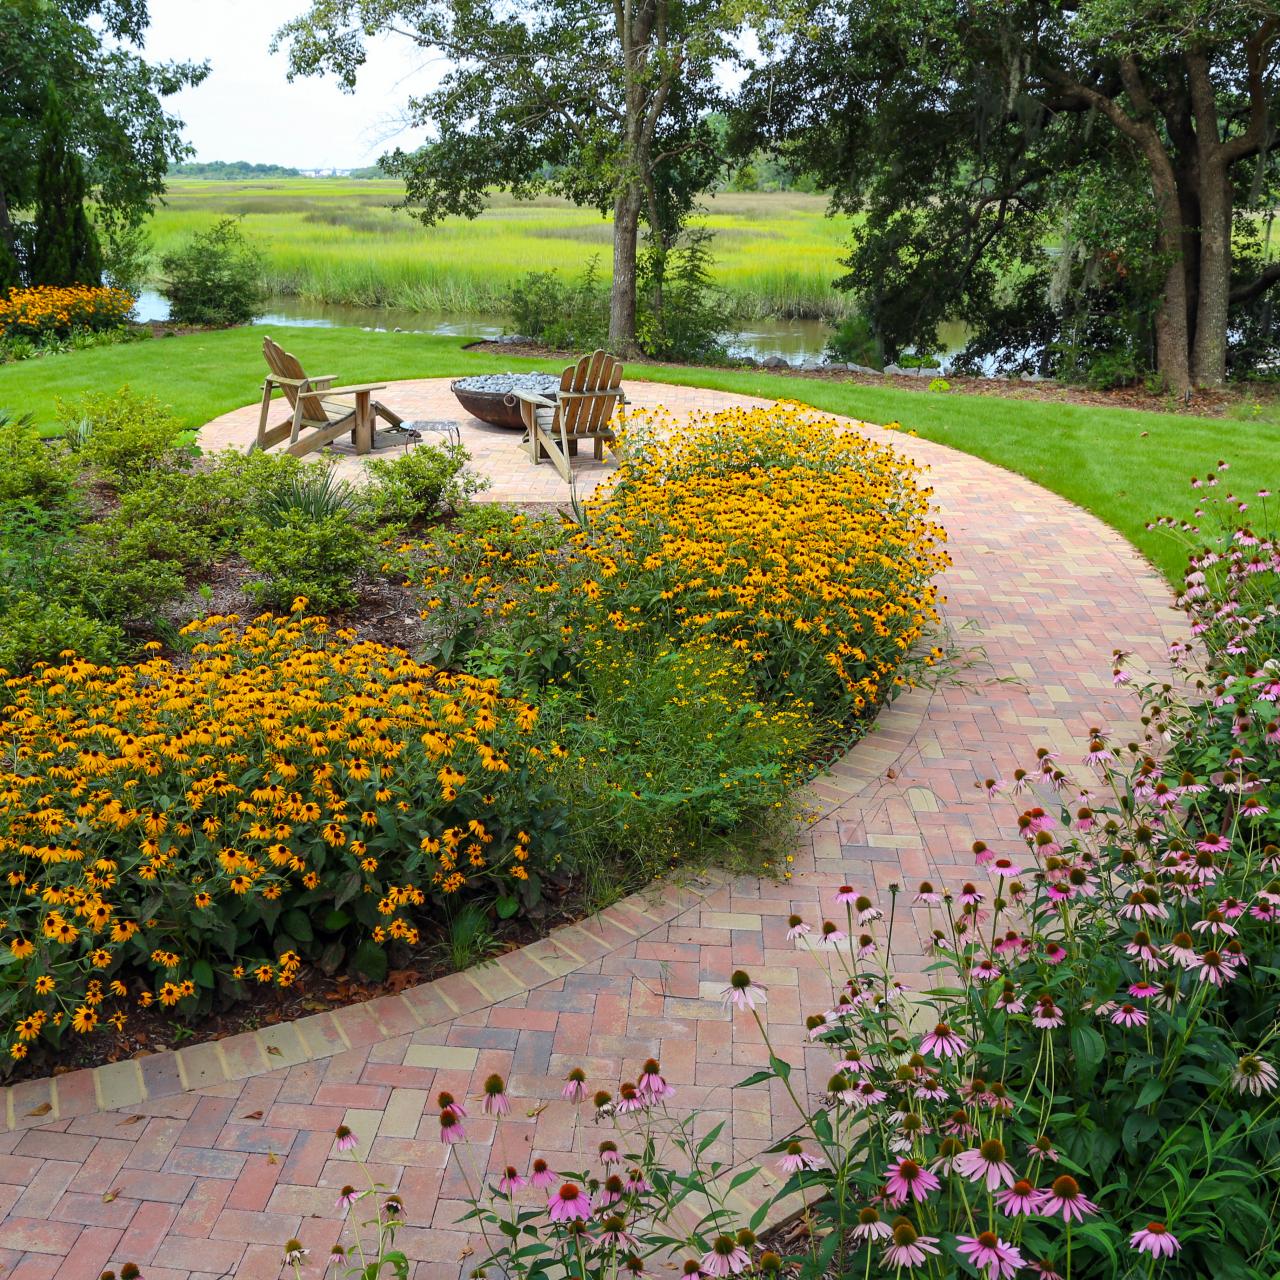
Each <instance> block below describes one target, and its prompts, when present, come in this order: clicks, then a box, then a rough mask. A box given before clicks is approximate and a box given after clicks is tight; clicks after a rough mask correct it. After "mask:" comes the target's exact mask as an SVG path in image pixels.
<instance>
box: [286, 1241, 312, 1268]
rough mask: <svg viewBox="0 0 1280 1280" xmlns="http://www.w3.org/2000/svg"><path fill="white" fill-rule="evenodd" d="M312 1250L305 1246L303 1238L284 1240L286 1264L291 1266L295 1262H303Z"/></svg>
mask: <svg viewBox="0 0 1280 1280" xmlns="http://www.w3.org/2000/svg"><path fill="white" fill-rule="evenodd" d="M310 1252H311V1250H310V1249H307V1248H304V1247H303V1244H302V1241H301V1240H286V1241H285V1242H284V1265H285V1266H286V1267H291V1266H293V1265H294V1264H295V1263H298V1262H301V1261H302V1260H303V1258H305V1257H306V1256H307V1254H309V1253H310Z"/></svg>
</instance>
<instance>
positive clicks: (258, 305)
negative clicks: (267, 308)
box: [160, 218, 265, 326]
mask: <svg viewBox="0 0 1280 1280" xmlns="http://www.w3.org/2000/svg"><path fill="white" fill-rule="evenodd" d="M160 268H161V270H162V272H163V273H164V278H163V281H162V283H161V286H160V292H161V293H162V294H163V295H164V296H165V298H167V299H168V302H169V319H170V320H171V321H173V322H174V323H175V324H199V325H214V326H225V325H234V324H248V323H249V322H250V321H251V320H253V319H254V317H256V316H257V315H259V314H261V310H262V301H263V298H264V296H265V291H264V289H263V285H262V275H263V262H262V254H261V253H260V251H259V250H258V249H257V248H255V247H254V246H253V245H252V244H250V242H249V241H248V240H247V239H246V238H245V235H244V233H243V232H242V231H241V230H240V223H239V220H238V219H236V218H223V219H221V220H220V221H219V222H216V223H215V224H214V225H213V226H212V227H210V228H209V230H208V231H200V232H197V233H196V234H195V235H193V236H192V237H191V239H190V240H189V241H188V242H187V243H186V244H185V245H183V246H182V247H181V248H179V249H176V250H174V251H173V252H172V253H167V254H165V256H164V257H163V258H162V259H161V260H160Z"/></svg>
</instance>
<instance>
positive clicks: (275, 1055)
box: [267, 1044, 284, 1058]
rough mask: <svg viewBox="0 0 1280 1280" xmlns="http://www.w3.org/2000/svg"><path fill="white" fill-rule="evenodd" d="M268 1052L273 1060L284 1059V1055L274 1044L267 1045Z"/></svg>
mask: <svg viewBox="0 0 1280 1280" xmlns="http://www.w3.org/2000/svg"><path fill="white" fill-rule="evenodd" d="M267 1052H268V1053H269V1054H271V1056H272V1057H273V1058H282V1057H284V1054H282V1053H281V1052H280V1050H279V1049H278V1048H277V1047H276V1046H275V1045H273V1044H269V1045H267Z"/></svg>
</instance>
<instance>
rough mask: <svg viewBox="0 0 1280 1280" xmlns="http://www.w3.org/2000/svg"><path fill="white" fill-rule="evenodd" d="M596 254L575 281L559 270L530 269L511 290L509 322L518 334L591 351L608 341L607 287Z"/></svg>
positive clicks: (562, 347)
mask: <svg viewBox="0 0 1280 1280" xmlns="http://www.w3.org/2000/svg"><path fill="white" fill-rule="evenodd" d="M599 262H600V260H599V257H598V256H596V255H593V256H592V257H591V258H589V259H588V261H587V265H586V267H585V268H584V269H583V271H582V274H581V275H580V276H579V277H578V278H577V279H576V280H565V279H564V278H563V277H562V276H561V274H560V273H559V272H558V271H531V272H529V274H528V275H526V276H524V277H522V278H521V279H520V280H518V281H517V282H516V284H515V287H514V288H513V289H512V291H511V300H510V312H511V321H512V324H513V325H514V327H515V330H516V332H517V333H520V334H523V335H524V336H525V337H527V338H533V339H535V340H536V341H538V342H541V343H544V344H545V345H546V346H548V347H554V348H555V349H556V350H564V351H570V350H573V351H576V350H588V351H589V350H594V349H595V348H597V347H603V346H605V345H606V343H607V342H608V340H609V290H608V287H607V286H606V285H605V284H604V283H603V282H602V281H601V279H600V274H599Z"/></svg>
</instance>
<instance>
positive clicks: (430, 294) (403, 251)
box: [151, 178, 850, 320]
mask: <svg viewBox="0 0 1280 1280" xmlns="http://www.w3.org/2000/svg"><path fill="white" fill-rule="evenodd" d="M400 190H401V188H400V184H399V183H396V182H392V181H389V180H387V181H383V180H375V179H369V180H354V179H351V180H347V179H341V178H285V179H263V180H261V181H258V182H214V181H202V180H199V179H174V180H173V181H172V182H171V183H170V185H169V189H168V193H167V196H166V201H165V204H164V205H163V206H161V207H160V208H159V209H158V210H157V211H156V214H155V216H154V218H153V220H152V226H151V229H152V234H153V236H154V238H155V244H156V260H157V261H158V260H159V258H160V257H161V256H163V254H165V253H166V252H169V251H171V250H172V249H173V248H174V247H176V245H177V244H178V243H179V242H181V241H183V240H185V239H187V238H188V237H190V236H191V235H192V234H193V233H195V232H197V231H203V230H205V229H207V228H208V227H210V226H211V225H213V223H214V222H216V221H217V219H218V218H220V217H225V216H227V215H228V214H232V215H236V216H239V217H242V218H243V219H244V231H245V233H246V234H247V235H249V236H250V237H252V238H253V240H254V241H255V242H256V243H257V244H258V245H259V246H260V247H261V249H262V250H263V253H264V256H265V260H266V278H265V280H264V284H265V285H266V288H267V290H268V291H269V292H271V293H279V294H287V295H292V296H296V297H300V298H305V299H307V300H308V301H311V302H326V303H341V304H347V305H351V306H366V307H403V308H406V309H409V310H420V311H462V312H471V313H474V314H492V313H494V312H500V311H503V310H504V309H505V304H506V300H507V297H508V295H509V293H510V290H511V287H512V285H513V284H514V283H515V281H516V280H517V279H519V277H521V276H522V275H524V274H525V272H526V271H528V269H529V265H530V263H537V264H538V266H539V268H540V269H542V270H559V271H563V272H565V273H567V274H570V275H576V274H578V273H579V272H581V270H582V268H583V267H584V266H585V264H586V261H587V259H588V258H589V257H590V256H591V255H592V254H593V253H596V252H599V250H600V248H601V246H607V245H608V244H609V241H610V234H611V233H610V227H609V222H608V220H607V219H605V218H602V217H601V216H600V215H599V214H598V213H596V212H595V211H594V210H592V209H579V208H576V207H575V206H573V205H571V204H568V203H567V202H565V201H561V200H555V199H552V198H549V197H542V198H539V199H536V200H529V201H521V202H517V201H513V200H511V199H510V198H509V197H506V196H502V195H495V197H494V199H493V202H492V205H491V207H490V208H489V209H488V210H487V211H486V212H485V213H484V214H483V215H481V217H479V218H477V219H476V220H475V221H473V222H468V221H467V220H466V219H464V218H449V219H447V220H446V221H445V222H443V223H441V224H440V225H439V226H436V227H430V228H428V227H423V226H422V225H421V224H420V223H418V222H416V221H414V219H413V218H411V217H410V216H409V215H408V214H407V213H405V212H403V211H397V210H393V209H391V208H389V207H388V206H390V205H391V204H392V203H393V202H394V201H395V200H396V199H398V197H399V194H400ZM698 221H699V222H700V223H701V224H702V225H705V226H707V227H708V228H710V229H711V230H712V231H714V232H715V233H716V238H715V240H714V241H713V242H712V253H713V257H714V269H713V273H712V274H713V277H714V279H715V282H716V283H717V284H718V285H720V286H721V287H722V288H723V289H724V290H725V294H726V298H727V301H728V304H729V306H730V308H731V310H732V318H733V319H737V320H758V319H762V318H764V317H766V316H781V317H786V318H794V317H805V316H809V317H813V316H821V317H838V316H841V315H843V314H844V313H845V312H846V310H847V307H848V302H847V298H846V297H845V296H844V295H842V294H838V293H837V292H836V291H835V290H834V289H833V288H832V287H831V281H832V280H833V279H834V278H836V277H837V276H838V275H840V274H841V268H840V264H839V259H840V257H841V256H842V254H843V252H844V245H845V242H846V241H847V239H848V235H849V228H850V222H849V219H848V218H828V217H827V216H826V201H825V199H824V198H823V197H822V196H815V195H804V194H800V193H792V192H779V193H770V194H757V193H752V194H741V195H734V194H722V195H717V196H714V197H711V198H709V199H708V200H707V202H706V212H705V213H704V214H703V215H701V216H700V218H699V219H698ZM607 257H608V255H607V253H606V254H604V255H602V259H607ZM602 266H603V267H604V269H605V272H606V275H607V270H608V263H607V261H602Z"/></svg>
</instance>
